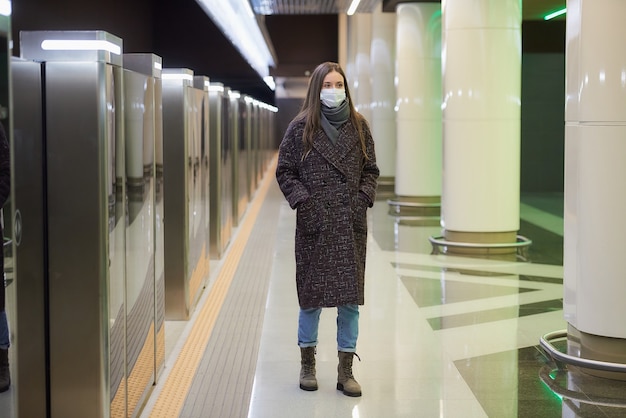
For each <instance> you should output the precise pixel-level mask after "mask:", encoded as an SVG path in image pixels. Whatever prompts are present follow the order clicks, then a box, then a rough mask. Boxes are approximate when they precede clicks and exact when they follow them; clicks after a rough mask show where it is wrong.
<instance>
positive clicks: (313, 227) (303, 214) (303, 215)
mask: <svg viewBox="0 0 626 418" xmlns="http://www.w3.org/2000/svg"><path fill="white" fill-rule="evenodd" d="M317 216H318V215H317V211H316V210H315V200H314V199H313V198H312V197H310V198H308V199H307V200H306V201H305V202H303V203H301V204H300V205H299V206H298V209H297V211H296V228H297V229H298V231H300V233H302V234H305V235H311V234H315V233H316V232H317V231H318V229H319V222H318V219H317Z"/></svg>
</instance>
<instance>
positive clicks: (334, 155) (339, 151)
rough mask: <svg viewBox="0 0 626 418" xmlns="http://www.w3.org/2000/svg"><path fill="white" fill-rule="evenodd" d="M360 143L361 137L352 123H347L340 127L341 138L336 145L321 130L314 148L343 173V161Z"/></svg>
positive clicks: (314, 142) (316, 136) (317, 134)
mask: <svg viewBox="0 0 626 418" xmlns="http://www.w3.org/2000/svg"><path fill="white" fill-rule="evenodd" d="M358 141H359V136H358V134H357V133H356V129H354V128H353V127H352V123H350V122H346V123H344V124H343V125H341V127H339V137H338V138H337V143H336V144H333V143H332V142H331V141H330V139H328V137H327V136H326V134H325V133H324V131H323V130H322V129H319V130H318V131H317V132H316V133H315V135H314V137H313V148H315V149H316V150H317V152H319V153H320V154H321V155H322V156H323V157H324V158H325V159H326V160H328V162H330V163H331V164H332V165H333V166H335V167H336V168H337V169H338V170H339V171H341V172H343V168H342V164H341V161H342V160H343V159H344V157H345V156H346V154H348V152H350V150H351V149H352V148H353V147H354V146H355V145H356V143H357V142H358Z"/></svg>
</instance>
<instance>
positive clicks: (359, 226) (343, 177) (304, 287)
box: [276, 121, 379, 308]
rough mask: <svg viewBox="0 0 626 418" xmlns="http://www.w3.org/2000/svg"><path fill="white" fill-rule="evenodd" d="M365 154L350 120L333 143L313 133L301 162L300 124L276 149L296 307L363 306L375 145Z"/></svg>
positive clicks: (291, 127)
mask: <svg viewBox="0 0 626 418" xmlns="http://www.w3.org/2000/svg"><path fill="white" fill-rule="evenodd" d="M363 125H364V128H363V129H364V134H365V138H366V148H367V155H368V156H369V159H366V158H365V157H364V156H363V152H362V151H361V145H360V141H359V137H358V133H357V131H356V129H355V128H354V126H353V125H352V123H351V122H349V121H348V122H346V123H345V124H343V125H342V126H341V127H340V128H339V138H338V139H337V143H336V144H333V143H331V142H330V140H329V139H328V137H327V136H326V134H325V133H324V132H323V131H322V130H319V131H317V132H316V133H315V135H314V140H313V149H312V150H311V152H310V153H309V154H308V155H307V157H306V158H305V159H304V160H302V150H303V143H302V133H303V130H304V122H303V121H300V122H292V123H291V124H290V125H289V127H288V128H287V131H286V132H285V136H284V138H283V140H282V142H281V144H280V147H279V156H278V166H277V168H276V180H277V181H278V184H279V186H280V189H281V190H282V192H283V194H284V195H285V198H286V199H287V202H289V205H290V206H291V208H292V209H297V214H296V237H295V256H296V287H297V291H298V301H299V303H300V307H302V308H312V307H333V306H340V305H346V304H359V305H363V303H364V299H365V298H364V286H365V253H366V243H367V214H366V212H367V208H368V207H371V206H372V205H373V202H374V199H375V197H376V185H377V183H376V180H377V178H378V175H379V170H378V167H377V165H376V155H375V152H374V141H373V139H372V135H371V132H370V130H369V128H368V126H367V124H366V123H364V124H363Z"/></svg>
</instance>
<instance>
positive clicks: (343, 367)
mask: <svg viewBox="0 0 626 418" xmlns="http://www.w3.org/2000/svg"><path fill="white" fill-rule="evenodd" d="M354 356H356V357H357V358H358V359H359V361H361V358H360V357H359V356H358V355H357V354H356V353H347V352H345V351H339V365H338V366H337V390H341V391H343V394H344V395H346V396H353V397H358V396H361V385H359V383H358V382H357V381H356V380H355V379H354V376H353V375H352V360H353V357H354Z"/></svg>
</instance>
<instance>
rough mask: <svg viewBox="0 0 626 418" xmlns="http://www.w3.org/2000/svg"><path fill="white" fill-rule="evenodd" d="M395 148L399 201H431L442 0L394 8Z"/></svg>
mask: <svg viewBox="0 0 626 418" xmlns="http://www.w3.org/2000/svg"><path fill="white" fill-rule="evenodd" d="M396 16H397V21H396V79H397V81H396V97H397V99H396V106H397V117H396V127H397V141H398V142H397V153H396V178H395V193H396V195H397V196H398V201H399V205H403V203H412V204H415V205H417V206H420V205H421V204H424V205H426V206H430V205H431V204H434V206H435V207H436V214H437V215H438V214H439V201H440V196H441V170H442V152H441V5H440V4H439V3H401V4H399V5H398V6H397V8H396Z"/></svg>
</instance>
